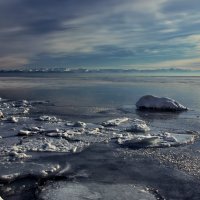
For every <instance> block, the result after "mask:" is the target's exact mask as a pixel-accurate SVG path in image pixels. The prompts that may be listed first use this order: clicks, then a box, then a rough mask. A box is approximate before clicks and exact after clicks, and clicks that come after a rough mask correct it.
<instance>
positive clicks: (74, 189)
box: [39, 181, 156, 200]
mask: <svg viewBox="0 0 200 200" xmlns="http://www.w3.org/2000/svg"><path fill="white" fill-rule="evenodd" d="M66 197H67V199H70V200H83V199H88V200H89V199H92V200H99V199H106V200H122V199H123V200H130V199H131V200H138V199H145V200H156V197H154V196H153V195H152V194H151V193H150V192H149V191H147V189H146V188H144V187H142V186H134V185H132V184H125V183H124V184H103V183H75V182H64V181H60V182H54V183H52V182H49V183H48V184H47V186H45V187H44V188H43V189H42V190H41V193H40V194H39V199H41V200H63V199H66Z"/></svg>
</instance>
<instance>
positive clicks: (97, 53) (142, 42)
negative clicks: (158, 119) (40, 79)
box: [0, 0, 200, 68]
mask: <svg viewBox="0 0 200 200" xmlns="http://www.w3.org/2000/svg"><path fill="white" fill-rule="evenodd" d="M199 8H200V5H199V3H198V1H197V0H191V1H187V0H124V1H121V0H101V1H94V0H84V1H83V0H59V1H58V0H42V1H41V0H34V1H32V0H2V1H0V43H1V49H0V67H1V68H4V67H19V66H23V65H28V66H34V65H37V66H40V65H43V64H44V65H48V66H52V63H53V65H55V64H57V65H59V64H64V63H66V65H70V66H74V67H76V66H78V67H79V66H80V65H81V66H82V65H84V66H91V67H98V66H103V67H105V66H109V67H123V66H132V65H133V63H134V65H138V66H140V67H145V66H146V67H149V66H152V65H151V64H153V63H160V65H162V66H164V65H165V64H163V63H166V65H167V63H168V64H170V60H173V63H174V64H176V65H181V64H180V63H181V60H182V61H183V63H182V64H183V65H184V62H185V64H187V62H188V60H195V59H197V58H198V55H199V35H200V26H199V25H200V20H199V19H200V14H199V12H198V11H199ZM175 60H177V62H175ZM195 63H196V62H195ZM170 65H171V64H170ZM184 66H185V65H184ZM174 67H176V66H174ZM188 67H191V66H190V65H188ZM195 67H198V64H197V63H196V64H195Z"/></svg>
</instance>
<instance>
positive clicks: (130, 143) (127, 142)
mask: <svg viewBox="0 0 200 200" xmlns="http://www.w3.org/2000/svg"><path fill="white" fill-rule="evenodd" d="M158 142H159V137H157V136H149V135H148V136H143V135H138V136H132V137H129V138H119V139H118V143H119V144H121V145H123V146H126V147H129V148H138V147H148V146H155V145H156V146H157V144H158Z"/></svg>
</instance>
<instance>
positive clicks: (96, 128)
mask: <svg viewBox="0 0 200 200" xmlns="http://www.w3.org/2000/svg"><path fill="white" fill-rule="evenodd" d="M37 103H38V102H36V103H33V102H29V101H26V100H23V101H10V100H1V101H0V110H1V113H0V117H2V119H1V124H0V125H1V133H0V134H1V135H0V163H1V165H0V180H2V181H10V180H15V179H17V178H19V177H25V176H29V175H31V176H43V177H44V176H48V175H49V174H52V173H54V172H57V171H59V167H58V166H57V165H56V166H54V165H53V166H52V165H35V164H33V163H32V164H31V162H29V161H30V160H31V157H32V153H31V152H40V153H41V152H45V153H47V152H51V153H52V152H57V153H63V152H65V153H66V152H67V153H72V154H73V153H77V152H81V151H83V150H84V149H86V148H87V147H88V146H90V145H92V144H94V143H109V142H110V143H115V144H117V145H119V147H122V148H124V147H125V148H132V149H134V148H152V147H171V146H178V145H185V144H189V143H193V142H194V140H195V137H196V134H195V133H193V132H192V133H188V132H184V131H183V132H182V133H176V132H170V131H168V132H166V131H165V132H162V130H161V131H157V132H153V131H151V128H152V127H151V124H150V123H149V122H146V121H143V120H141V119H135V118H127V117H121V118H115V119H109V120H107V121H104V122H101V123H97V124H95V123H85V122H81V121H77V122H71V121H65V120H62V119H59V118H57V117H56V116H48V115H42V116H37V117H35V116H34V117H33V116H31V113H24V110H25V109H31V108H33V107H34V106H36V105H37ZM179 107H180V105H179ZM184 108H185V107H184ZM29 112H30V111H29ZM26 161H27V162H26ZM67 186H68V185H67ZM77 187H80V190H81V188H82V187H84V189H83V190H85V189H86V190H88V189H87V188H91V186H90V185H88V186H82V185H78V186H77ZM85 187H86V188H85ZM97 187H99V188H101V189H99V190H101V191H104V190H106V189H105V188H104V189H102V187H103V186H101V185H97ZM109 187H111V188H110V189H112V188H113V189H116V188H115V186H114V185H112V186H109ZM127 187H129V186H127ZM92 194H93V193H92ZM92 194H91V195H92ZM95 194H97V196H96V197H98V198H99V195H103V192H102V193H101V192H100V193H98V191H97V193H95ZM95 194H94V195H95ZM45 195H46V194H45ZM69 195H72V197H73V195H74V191H72V194H69ZM106 197H107V196H106ZM114 197H116V196H114ZM114 197H112V198H110V199H116V198H114ZM42 198H43V196H42ZM44 199H46V197H45V196H44ZM123 199H124V198H123ZM127 199H128V197H127ZM129 199H130V198H129Z"/></svg>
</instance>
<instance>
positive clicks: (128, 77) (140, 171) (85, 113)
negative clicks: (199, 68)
mask: <svg viewBox="0 0 200 200" xmlns="http://www.w3.org/2000/svg"><path fill="white" fill-rule="evenodd" d="M199 85H200V79H199V77H175V76H174V77H164V76H162V77H158V76H156V77H154V76H144V75H143V76H135V75H134V74H119V73H118V74H115V73H107V74H105V73H103V74H100V73H47V72H46V73H14V72H13V73H3V74H1V77H0V97H1V98H2V101H1V108H2V111H4V112H5V115H7V116H6V117H7V118H6V119H5V120H3V121H2V122H1V134H0V136H1V137H2V139H0V143H1V148H0V150H1V166H0V168H1V172H0V173H1V174H0V176H1V182H2V185H1V190H0V194H1V195H2V197H3V198H5V199H27V198H29V199H37V198H39V199H63V198H64V197H65V196H67V195H68V198H67V197H66V199H85V198H87V199H116V197H118V198H121V199H130V196H132V198H133V199H156V198H157V199H165V198H166V199H188V198H189V199H198V198H199V197H200V193H199V191H198V187H199V180H198V178H199V175H200V174H199V171H200V166H199V161H200V156H199V151H200V146H199V142H198V135H199V130H200V123H199V122H200V118H199V116H200V88H199ZM147 94H152V95H157V96H165V97H170V98H173V99H175V100H177V101H178V102H180V103H181V104H183V105H185V106H187V107H188V108H189V110H188V111H187V112H181V113H180V112H178V113H170V112H151V111H146V112H144V111H138V110H136V107H135V103H136V102H137V100H138V99H139V98H140V97H141V96H143V95H147ZM22 100H26V101H22ZM6 106H7V107H8V108H5V107H6ZM24 111H27V113H24ZM11 117H15V118H14V119H16V122H17V123H16V122H15V120H13V118H11ZM124 118H127V119H128V120H129V121H128V122H125V124H123V125H122V126H117V127H102V125H103V122H105V121H107V120H112V119H124ZM134 119H139V120H142V121H144V122H145V123H146V124H147V125H148V126H149V127H150V131H147V133H142V134H141V133H137V134H134V136H133V138H131V137H132V135H131V136H130V135H127V133H126V131H124V130H125V128H126V127H128V126H129V124H130V123H131V124H132V123H133V121H132V120H134ZM77 121H82V122H84V123H86V125H84V124H83V123H82V124H81V123H77ZM66 124H67V125H66ZM85 126H86V127H85ZM20 131H21V132H20ZM20 134H21V135H20ZM169 134H170V137H168V136H169ZM144 137H145V145H144V143H139V145H138V143H137V145H136V143H135V141H136V140H137V141H138V140H139V141H141V140H142V141H143V138H144ZM155 137H159V138H161V140H162V141H161V142H160V143H156V144H155V143H154V142H153V143H152V141H153V140H154V138H155ZM127 138H128V141H131V145H126V144H130V142H128V143H127V142H126V141H127ZM141 138H142V139H141ZM149 138H150V139H149ZM152 138H153V139H152ZM173 138H175V139H176V140H177V142H173V141H172V140H173ZM119 139H120V142H121V143H120V142H119ZM150 140H151V144H149V143H148V145H147V144H146V141H148V142H149V141H150ZM170 140H171V141H170ZM133 141H134V143H133ZM122 144H123V145H122ZM124 144H125V145H124ZM141 144H142V145H141ZM161 144H162V145H161ZM13 146H14V147H15V149H13ZM5 151H6V153H5ZM74 188H77V189H74ZM119 189H121V190H122V191H120V190H119ZM52 191H53V193H54V195H52V194H51V192H52ZM123 192H124V193H126V195H122V196H120V195H121V194H122V193H123ZM55 194H57V195H55ZM76 194H77V195H76ZM1 195H0V196H1Z"/></svg>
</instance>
